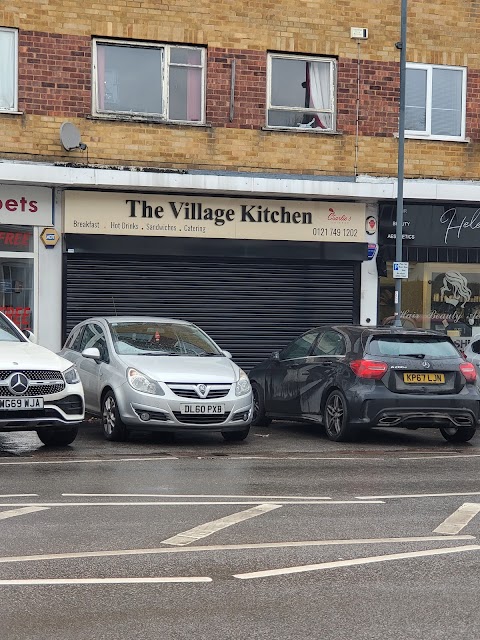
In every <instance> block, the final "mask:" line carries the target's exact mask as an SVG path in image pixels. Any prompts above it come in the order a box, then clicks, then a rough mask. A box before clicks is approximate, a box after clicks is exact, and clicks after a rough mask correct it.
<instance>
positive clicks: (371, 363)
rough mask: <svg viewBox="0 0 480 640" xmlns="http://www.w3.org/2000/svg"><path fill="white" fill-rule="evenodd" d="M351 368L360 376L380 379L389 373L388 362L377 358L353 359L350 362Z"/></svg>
mask: <svg viewBox="0 0 480 640" xmlns="http://www.w3.org/2000/svg"><path fill="white" fill-rule="evenodd" d="M350 368H351V370H352V371H353V373H354V374H355V375H356V376H358V377H359V378H369V379H373V380H380V378H383V376H384V375H385V374H386V373H387V370H388V364H387V363H386V362H377V361H375V360H353V361H352V362H351V363H350Z"/></svg>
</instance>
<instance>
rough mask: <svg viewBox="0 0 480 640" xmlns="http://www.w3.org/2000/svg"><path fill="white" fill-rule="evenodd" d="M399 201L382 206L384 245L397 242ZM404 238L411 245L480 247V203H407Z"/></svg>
mask: <svg viewBox="0 0 480 640" xmlns="http://www.w3.org/2000/svg"><path fill="white" fill-rule="evenodd" d="M396 217H397V212H396V204H382V205H380V224H379V231H380V239H379V242H380V243H381V244H395V241H396V237H397V227H396ZM403 241H404V243H405V245H406V246H411V247H478V246H480V206H478V205H477V206H476V205H468V206H467V205H463V204H459V205H455V204H453V205H452V204H451V203H445V204H433V205H431V204H407V205H406V206H405V207H404V210H403Z"/></svg>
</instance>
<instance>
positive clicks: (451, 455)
mask: <svg viewBox="0 0 480 640" xmlns="http://www.w3.org/2000/svg"><path fill="white" fill-rule="evenodd" d="M479 457H480V453H458V454H456V453H448V454H444V455H441V456H438V455H431V456H415V455H414V454H412V456H409V457H408V458H397V460H445V458H479Z"/></svg>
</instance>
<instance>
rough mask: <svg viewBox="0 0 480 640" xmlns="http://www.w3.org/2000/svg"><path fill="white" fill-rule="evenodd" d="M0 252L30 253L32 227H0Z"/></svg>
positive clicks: (31, 248)
mask: <svg viewBox="0 0 480 640" xmlns="http://www.w3.org/2000/svg"><path fill="white" fill-rule="evenodd" d="M0 251H15V252H16V253H21V252H32V251H33V227H24V226H19V225H18V226H17V225H13V224H9V225H0Z"/></svg>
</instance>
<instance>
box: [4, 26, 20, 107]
mask: <svg viewBox="0 0 480 640" xmlns="http://www.w3.org/2000/svg"><path fill="white" fill-rule="evenodd" d="M15 73H16V70H15V33H14V32H13V31H0V109H13V108H14V107H15Z"/></svg>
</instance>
